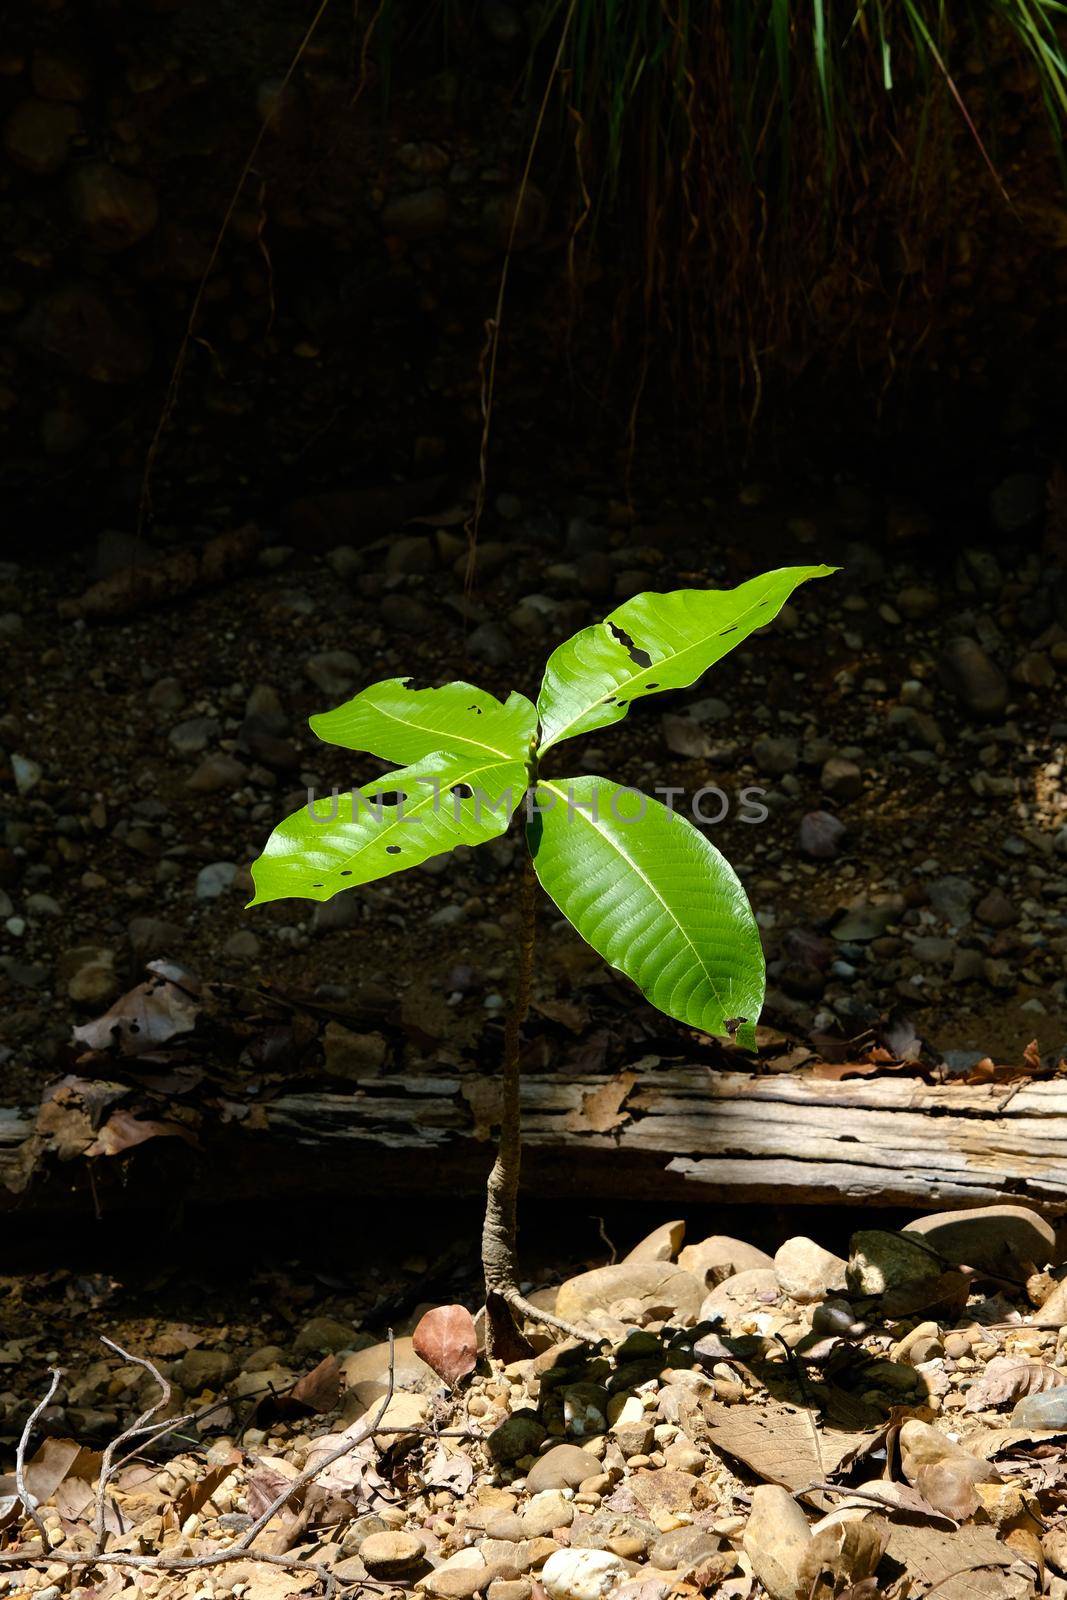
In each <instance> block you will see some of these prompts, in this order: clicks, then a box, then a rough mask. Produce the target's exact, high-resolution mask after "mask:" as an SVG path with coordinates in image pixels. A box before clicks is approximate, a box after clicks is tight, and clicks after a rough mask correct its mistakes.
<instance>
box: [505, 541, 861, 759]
mask: <svg viewBox="0 0 1067 1600" xmlns="http://www.w3.org/2000/svg"><path fill="white" fill-rule="evenodd" d="M836 571H837V568H836V567H821V566H820V567H780V568H779V569H778V570H777V571H775V572H764V573H762V574H761V576H760V577H758V578H750V579H749V580H748V582H747V583H742V584H739V585H738V586H737V588H736V589H675V590H673V591H672V592H671V593H669V594H655V593H647V594H639V595H635V596H634V598H633V599H632V600H627V601H625V602H624V603H623V604H622V605H621V606H617V607H616V609H615V610H614V611H613V612H612V613H611V615H610V616H609V617H606V618H605V619H604V621H603V622H597V623H594V625H593V626H592V627H591V628H583V630H582V632H581V633H577V634H575V636H574V638H573V639H568V640H567V642H566V643H565V644H561V645H560V646H559V647H558V649H556V650H553V652H552V654H551V655H550V656H549V658H548V665H547V666H546V667H545V676H544V681H543V683H542V684H541V693H540V694H539V696H538V699H537V711H538V715H539V716H540V719H541V743H540V749H541V751H542V752H543V751H545V750H548V749H549V748H550V747H551V746H552V745H554V744H558V743H559V741H560V740H561V739H573V738H574V737H575V736H576V735H577V734H580V733H590V732H591V731H592V730H593V729H594V728H606V727H609V726H610V725H611V723H613V722H618V721H619V719H620V718H621V717H624V716H625V715H626V712H627V708H628V707H629V705H630V703H631V701H633V700H635V699H639V698H641V697H642V696H644V695H646V694H649V693H654V692H655V691H657V690H663V689H686V688H688V687H689V685H690V684H691V683H695V682H696V680H697V679H698V678H699V677H700V675H701V674H702V673H704V672H706V671H707V670H708V668H709V667H710V666H713V665H714V664H715V662H716V661H721V660H722V658H723V656H725V655H727V654H728V653H729V652H730V651H731V650H733V649H734V647H735V646H736V645H739V644H741V643H742V641H743V640H745V639H747V638H748V636H749V634H750V633H754V632H755V631H756V629H757V628H763V627H765V626H766V625H767V623H768V622H770V621H771V620H772V619H773V618H774V617H776V616H777V615H778V613H779V611H780V610H781V609H782V607H783V606H784V605H785V603H786V601H787V600H788V599H789V597H790V595H791V594H792V593H793V591H794V589H796V588H797V587H798V585H800V584H802V583H806V582H807V580H808V579H809V578H825V577H828V576H829V575H830V573H832V572H836Z"/></svg>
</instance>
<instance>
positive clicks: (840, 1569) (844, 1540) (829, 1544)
mask: <svg viewBox="0 0 1067 1600" xmlns="http://www.w3.org/2000/svg"><path fill="white" fill-rule="evenodd" d="M888 1543H889V1524H888V1523H887V1522H885V1521H884V1520H883V1518H881V1517H878V1516H867V1517H863V1518H862V1520H858V1521H853V1520H848V1521H841V1522H835V1523H834V1524H833V1525H832V1526H831V1527H827V1528H819V1529H818V1530H816V1531H815V1532H814V1533H813V1535H812V1539H811V1543H810V1544H809V1545H808V1547H807V1549H806V1550H805V1551H804V1553H803V1555H802V1556H801V1558H800V1562H799V1564H798V1566H797V1590H798V1592H799V1593H800V1594H802V1595H804V1596H806V1597H810V1600H834V1596H836V1595H837V1594H839V1593H840V1591H841V1589H842V1587H843V1586H844V1585H846V1584H851V1583H862V1582H863V1581H864V1580H865V1579H867V1578H873V1577H874V1572H875V1568H876V1567H877V1565H878V1563H879V1561H881V1559H882V1554H883V1552H884V1550H885V1547H886V1545H887V1544H888Z"/></svg>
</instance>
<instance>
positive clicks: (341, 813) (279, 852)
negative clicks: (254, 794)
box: [249, 751, 526, 905]
mask: <svg viewBox="0 0 1067 1600" xmlns="http://www.w3.org/2000/svg"><path fill="white" fill-rule="evenodd" d="M525 793H526V768H525V766H524V765H523V764H522V762H520V761H513V760H504V759H501V758H500V757H499V756H487V755H484V754H481V755H453V754H451V753H450V752H448V751H438V752H437V753H436V754H434V755H430V756H427V757H425V759H424V760H422V761H417V762H415V764H414V765H413V766H410V767H400V768H398V769H397V771H395V772H387V773H385V774H384V775H383V776H382V777H380V778H376V779H375V780H374V781H373V782H372V783H367V784H364V786H363V788H362V789H356V790H352V791H351V792H349V793H346V794H343V795H338V796H336V797H335V798H334V799H332V800H330V801H325V802H324V801H321V800H320V801H319V802H318V805H317V807H316V810H321V811H322V815H312V814H311V811H309V809H308V807H307V806H303V807H301V809H300V810H299V811H295V812H294V813H293V815H292V816H291V817H287V818H286V819H285V821H284V822H280V823H279V824H278V826H277V827H276V828H275V830H274V832H273V833H272V834H271V836H270V838H269V839H268V840H267V844H266V848H265V849H264V851H263V854H262V855H261V856H260V857H259V860H258V861H256V862H255V863H254V865H253V867H252V881H253V882H254V884H255V888H256V892H255V895H254V896H253V898H252V900H250V901H249V904H250V905H262V904H264V902H266V901H268V900H284V899H286V898H297V899H303V900H330V899H332V897H333V896H334V895H335V894H339V893H340V892H341V890H342V889H353V888H355V887H356V886H357V885H358V884H361V883H371V882H373V881H374V880H375V879H377V878H385V877H388V876H389V874H390V873H393V872H402V871H403V870H404V869H405V868H406V867H415V866H418V865H420V863H421V862H423V861H427V860H429V858H430V857H431V856H436V855H441V854H442V853H443V852H444V851H447V850H454V849H455V847H456V846H457V845H461V844H466V845H477V844H484V843H485V841H486V840H487V839H495V838H496V837H497V836H498V835H499V834H501V833H503V832H504V831H505V829H506V828H507V825H508V823H509V821H510V820H511V814H512V812H513V811H514V809H515V807H516V806H517V805H518V804H519V803H520V801H521V800H522V798H523V795H524V794H525ZM334 807H336V815H335V816H333V817H332V818H331V817H329V816H328V815H327V809H326V808H328V809H329V810H331V811H332V810H333V809H334Z"/></svg>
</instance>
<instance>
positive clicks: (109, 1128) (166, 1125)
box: [85, 1110, 199, 1156]
mask: <svg viewBox="0 0 1067 1600" xmlns="http://www.w3.org/2000/svg"><path fill="white" fill-rule="evenodd" d="M146 1139H184V1140H185V1143H186V1144H188V1145H191V1146H192V1147H193V1149H194V1150H195V1149H198V1148H199V1141H198V1140H197V1138H196V1136H195V1134H192V1133H190V1131H189V1129H188V1128H183V1127H182V1125H181V1123H180V1122H158V1121H155V1120H153V1119H152V1118H151V1117H135V1116H134V1115H133V1112H132V1111H123V1110H119V1111H113V1112H112V1113H111V1115H110V1117H108V1119H107V1121H106V1122H105V1123H104V1126H103V1127H102V1128H101V1129H100V1132H99V1133H98V1134H97V1136H96V1138H95V1139H94V1141H93V1143H92V1144H91V1145H90V1146H89V1148H88V1149H87V1150H86V1152H85V1154H86V1155H87V1156H120V1155H122V1154H123V1152H124V1151H126V1150H132V1149H134V1147H135V1146H136V1145H139V1144H144V1142H145V1140H146Z"/></svg>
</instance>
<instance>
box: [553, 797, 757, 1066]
mask: <svg viewBox="0 0 1067 1600" xmlns="http://www.w3.org/2000/svg"><path fill="white" fill-rule="evenodd" d="M537 805H538V811H539V813H540V814H535V815H534V817H533V818H532V820H531V822H530V825H529V827H528V829H527V834H528V838H529V841H530V850H531V852H532V854H533V858H534V867H535V868H536V871H537V876H538V878H539V879H540V880H541V885H542V887H543V888H544V889H545V890H546V891H547V893H548V894H550V895H551V896H552V899H553V900H554V901H555V902H556V904H557V906H558V907H559V909H560V910H561V911H562V912H563V915H564V916H565V917H566V918H567V921H568V922H570V923H571V924H572V925H573V926H574V927H575V928H576V929H577V931H578V932H579V933H580V934H581V936H582V938H583V939H584V940H585V941H586V943H587V944H590V945H592V947H593V949H594V950H596V951H597V952H598V954H600V955H602V956H603V957H604V959H605V961H609V962H610V963H611V965H612V966H613V967H618V968H619V970H620V971H621V972H625V974H626V976H627V977H628V978H632V979H633V981H634V983H636V984H637V987H638V988H639V989H640V990H641V992H642V994H643V995H644V996H645V998H646V1000H649V1001H651V1003H652V1004H653V1005H654V1006H656V1007H657V1008H658V1009H659V1010H660V1011H663V1012H666V1014H667V1016H669V1017H677V1019H678V1021H679V1022H685V1023H688V1024H689V1026H690V1027H691V1028H700V1029H701V1030H702V1031H703V1032H704V1033H716V1034H729V1035H730V1036H732V1037H733V1036H736V1038H737V1040H738V1043H739V1044H742V1045H744V1046H745V1047H746V1048H748V1049H754V1048H755V1039H756V1027H755V1025H756V1020H757V1018H758V1017H759V1014H760V1010H761V1008H762V1006H763V990H764V961H763V948H762V945H761V943H760V936H759V929H758V928H757V926H756V919H755V917H754V916H753V915H752V909H751V907H750V906H749V903H748V899H747V897H746V895H745V891H744V889H743V888H742V887H741V883H740V881H739V880H738V878H737V875H736V873H735V872H734V870H733V868H732V867H731V866H730V864H729V862H728V861H727V860H726V859H725V857H723V856H721V855H720V854H719V852H718V851H717V850H716V849H715V847H714V845H712V844H709V842H708V840H707V839H705V838H704V835H703V834H702V833H700V832H698V830H697V829H696V828H694V826H693V824H692V823H691V822H688V821H687V820H686V818H685V817H683V816H681V815H680V814H679V813H678V812H674V811H668V809H667V807H666V806H663V805H660V803H659V802H658V801H657V800H649V799H648V798H647V797H646V796H644V795H642V794H639V793H637V792H636V791H634V790H628V789H622V788H620V786H619V785H618V784H616V783H611V782H609V780H608V779H606V778H593V777H583V778H558V779H554V780H553V781H552V782H550V783H549V782H546V781H544V780H542V781H541V782H540V783H539V784H538V786H537Z"/></svg>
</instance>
